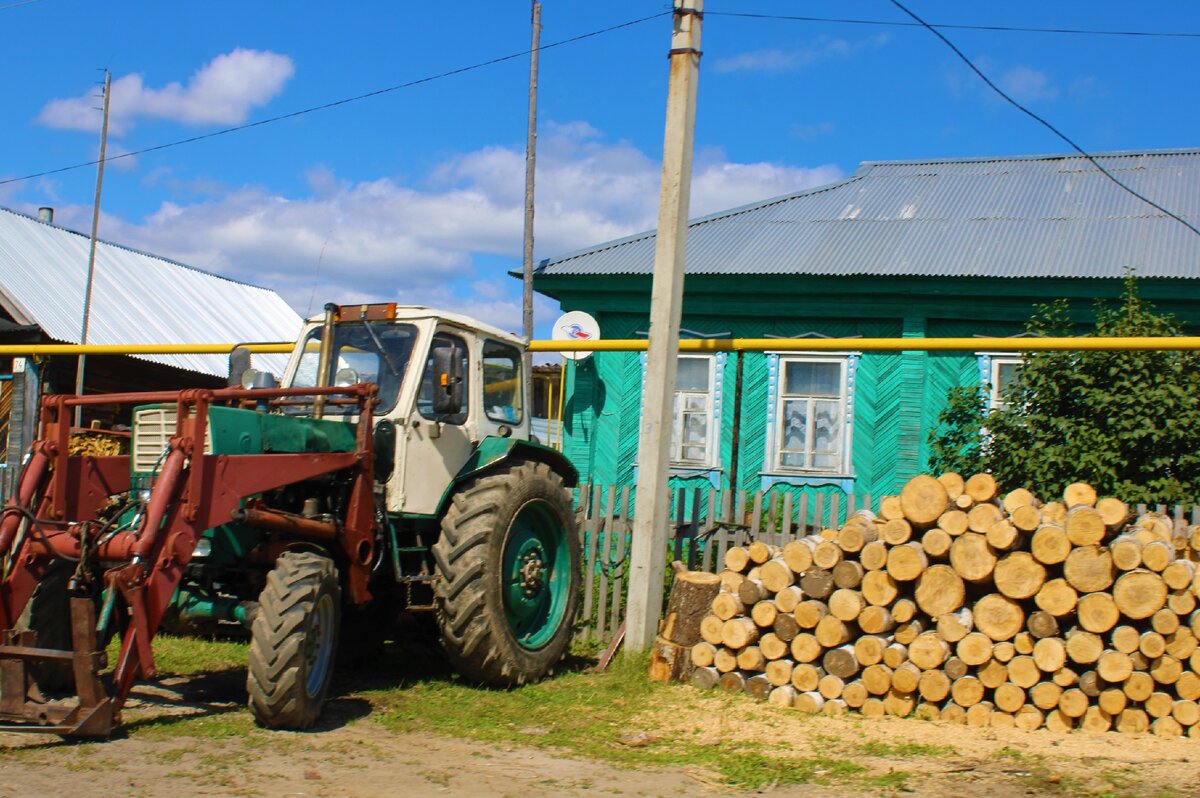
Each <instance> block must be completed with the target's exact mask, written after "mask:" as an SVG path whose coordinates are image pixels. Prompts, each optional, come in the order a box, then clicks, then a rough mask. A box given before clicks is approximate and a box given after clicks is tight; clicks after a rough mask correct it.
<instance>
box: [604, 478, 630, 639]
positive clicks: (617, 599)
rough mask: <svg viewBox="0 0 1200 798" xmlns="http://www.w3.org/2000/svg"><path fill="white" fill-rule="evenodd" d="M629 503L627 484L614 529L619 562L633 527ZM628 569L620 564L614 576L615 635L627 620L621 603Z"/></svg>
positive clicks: (612, 625) (613, 616)
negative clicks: (622, 612)
mask: <svg viewBox="0 0 1200 798" xmlns="http://www.w3.org/2000/svg"><path fill="white" fill-rule="evenodd" d="M628 505H629V486H628V485H626V486H625V487H623V488H621V502H620V506H619V507H618V508H617V516H618V518H616V519H614V520H613V529H615V530H616V531H617V559H616V561H617V562H621V561H622V560H624V559H625V545H626V542H627V540H628V538H629V530H630V529H631V527H630V525H629V513H628ZM626 570H627V566H624V565H622V566H620V567H619V568H618V569H617V572H616V575H615V576H614V577H613V596H612V616H611V618H610V621H611V624H610V627H609V628H611V629H613V633H614V635H615V634H616V630H617V629H618V628H620V627H621V626H622V625H623V623H624V620H625V617H624V616H623V615H621V604H622V599H624V594H623V593H622V591H621V588H622V586H623V584H624V582H625V578H624V577H625V571H626Z"/></svg>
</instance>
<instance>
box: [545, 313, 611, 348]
mask: <svg viewBox="0 0 1200 798" xmlns="http://www.w3.org/2000/svg"><path fill="white" fill-rule="evenodd" d="M550 339H551V340H552V341H599V340H600V324H599V322H597V321H596V320H595V319H594V318H592V316H591V314H588V313H584V312H583V311H582V310H572V311H571V312H569V313H564V314H563V315H561V316H559V317H558V320H557V321H555V322H554V329H553V330H552V331H551V333H550ZM591 355H592V353H591V352H563V357H565V358H567V359H568V360H586V359H587V358H589V357H591Z"/></svg>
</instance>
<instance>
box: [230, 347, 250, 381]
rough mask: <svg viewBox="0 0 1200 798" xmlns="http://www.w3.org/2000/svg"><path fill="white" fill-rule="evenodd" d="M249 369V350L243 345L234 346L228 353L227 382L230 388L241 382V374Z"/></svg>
mask: <svg viewBox="0 0 1200 798" xmlns="http://www.w3.org/2000/svg"><path fill="white" fill-rule="evenodd" d="M249 370H250V350H249V349H246V348H245V347H243V346H235V347H234V348H233V351H231V352H230V353H229V382H228V385H229V387H230V388H236V387H238V386H239V385H241V384H242V375H243V374H245V373H246V372H247V371H249Z"/></svg>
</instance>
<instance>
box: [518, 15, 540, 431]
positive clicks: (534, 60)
mask: <svg viewBox="0 0 1200 798" xmlns="http://www.w3.org/2000/svg"><path fill="white" fill-rule="evenodd" d="M541 38H542V4H541V3H539V2H537V0H534V3H533V42H532V43H531V44H530V46H529V124H528V126H527V131H526V135H525V258H524V278H525V279H524V289H523V292H522V301H521V307H522V308H523V310H524V324H523V327H522V331H523V333H524V335H525V338H526V339H527V340H531V339H532V338H533V177H534V167H535V165H536V163H537V81H538V47H539V46H540V43H541ZM525 385H526V388H527V390H526V393H525V395H526V396H528V397H529V399H530V402H531V403H532V401H533V356H532V355H531V354H530V353H529V350H528V349H526V350H525ZM525 412H527V413H532V412H533V408H532V407H527V408H525Z"/></svg>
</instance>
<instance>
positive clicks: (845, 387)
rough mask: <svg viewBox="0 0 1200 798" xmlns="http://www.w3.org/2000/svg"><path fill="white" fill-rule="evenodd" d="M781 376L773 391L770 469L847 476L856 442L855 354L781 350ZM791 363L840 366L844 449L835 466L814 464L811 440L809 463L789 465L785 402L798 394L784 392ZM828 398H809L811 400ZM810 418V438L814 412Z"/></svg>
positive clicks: (807, 444) (779, 363) (769, 453)
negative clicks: (852, 380) (852, 381)
mask: <svg viewBox="0 0 1200 798" xmlns="http://www.w3.org/2000/svg"><path fill="white" fill-rule="evenodd" d="M777 357H778V375H777V383H776V389H775V390H774V391H773V402H774V404H773V406H772V407H771V412H770V421H771V428H770V430H769V447H768V462H767V468H768V470H769V471H771V472H774V473H778V474H806V475H814V476H816V475H819V476H843V475H848V474H849V473H850V452H851V445H852V443H853V441H852V434H851V432H852V422H851V418H852V413H853V404H852V399H851V385H850V372H851V359H852V357H853V355H851V354H850V353H830V354H824V353H822V354H815V353H814V354H808V353H803V354H796V353H778V354H777ZM791 363H836V364H837V365H838V366H839V368H840V384H839V394H838V402H839V405H840V411H841V412H840V415H841V429H840V433H841V452H840V455H841V456H840V457H839V458H838V462H837V463H836V464H835V465H833V466H831V467H824V468H818V467H815V466H813V465H812V455H813V452H812V450H811V447H810V445H809V444H810V442H809V441H807V440H806V449H805V465H804V466H794V465H785V464H784V462H783V455H784V452H783V437H784V436H783V423H784V413H783V408H784V403H785V402H786V401H789V400H793V399H794V398H795V397H791V396H788V395H787V394H785V391H784V382H785V380H784V377H785V372H786V369H787V366H788V365H789V364H791ZM822 398H828V397H808V399H809V401H810V408H811V402H812V401H815V400H819V399H822ZM808 418H809V419H810V428H809V430H806V438H807V437H808V436H809V435H810V434H811V420H812V419H813V418H814V416H813V414H812V413H811V411H810V413H809V414H808Z"/></svg>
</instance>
